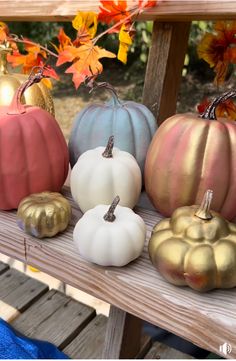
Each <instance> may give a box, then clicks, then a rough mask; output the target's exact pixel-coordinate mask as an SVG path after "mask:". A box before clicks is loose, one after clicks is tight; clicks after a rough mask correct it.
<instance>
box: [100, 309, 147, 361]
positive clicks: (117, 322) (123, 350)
mask: <svg viewBox="0 0 236 361" xmlns="http://www.w3.org/2000/svg"><path fill="white" fill-rule="evenodd" d="M141 336H142V321H141V319H140V318H137V317H135V316H133V315H131V314H129V313H127V312H125V311H123V310H121V309H119V308H117V307H115V306H111V308H110V312H109V318H108V323H107V330H106V337H105V343H104V349H103V354H102V358H103V359H132V358H135V356H136V355H137V354H138V353H139V351H140V349H141Z"/></svg>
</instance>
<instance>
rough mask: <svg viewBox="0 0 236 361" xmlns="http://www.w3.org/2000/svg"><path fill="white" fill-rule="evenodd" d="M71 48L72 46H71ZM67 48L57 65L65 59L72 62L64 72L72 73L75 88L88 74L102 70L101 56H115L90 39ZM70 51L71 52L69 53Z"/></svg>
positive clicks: (95, 73) (91, 74) (98, 72)
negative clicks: (78, 45)
mask: <svg viewBox="0 0 236 361" xmlns="http://www.w3.org/2000/svg"><path fill="white" fill-rule="evenodd" d="M71 48H72V47H71ZM71 48H70V49H67V53H64V54H63V55H62V58H60V55H61V54H60V55H59V59H58V62H57V65H59V64H63V62H66V61H74V63H73V64H72V65H71V66H70V67H69V68H68V69H67V70H66V73H71V74H73V78H72V80H73V82H74V84H75V87H76V89H77V88H78V87H79V86H80V84H81V83H82V82H83V81H84V80H85V79H86V78H87V77H89V76H93V75H98V74H100V73H101V72H102V70H103V66H102V63H100V61H99V60H100V59H101V58H105V57H106V58H115V57H116V56H115V54H113V53H111V52H110V51H107V50H105V49H103V48H100V47H99V46H96V45H94V44H93V43H92V42H91V41H90V42H87V43H86V44H83V45H81V46H80V47H79V48H74V49H71ZM70 51H71V54H70Z"/></svg>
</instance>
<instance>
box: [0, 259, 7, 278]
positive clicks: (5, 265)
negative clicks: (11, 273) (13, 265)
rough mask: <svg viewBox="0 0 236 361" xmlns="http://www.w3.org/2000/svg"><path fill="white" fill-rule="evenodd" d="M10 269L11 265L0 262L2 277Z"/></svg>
mask: <svg viewBox="0 0 236 361" xmlns="http://www.w3.org/2000/svg"><path fill="white" fill-rule="evenodd" d="M8 268H9V265H8V264H6V263H3V262H0V275H1V274H2V273H3V272H5V271H7V270H8Z"/></svg>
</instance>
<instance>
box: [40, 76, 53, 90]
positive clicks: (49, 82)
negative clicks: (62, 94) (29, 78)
mask: <svg viewBox="0 0 236 361" xmlns="http://www.w3.org/2000/svg"><path fill="white" fill-rule="evenodd" d="M41 82H42V83H43V84H44V85H46V87H47V88H48V89H52V82H51V80H50V79H48V78H43V79H42V80H41Z"/></svg>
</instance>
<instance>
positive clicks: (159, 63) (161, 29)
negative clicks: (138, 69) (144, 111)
mask: <svg viewBox="0 0 236 361" xmlns="http://www.w3.org/2000/svg"><path fill="white" fill-rule="evenodd" d="M189 30H190V23H188V22H187V23H182V22H181V23H176V22H173V23H164V22H162V23H161V22H158V21H156V22H155V23H154V27H153V33H152V45H151V48H150V51H149V56H148V64H147V69H146V76H145V83H144V89H143V103H144V104H145V105H146V106H147V107H148V108H149V109H150V110H151V111H152V113H153V114H154V116H155V117H156V118H157V122H158V124H160V123H161V122H163V121H164V120H165V119H167V118H168V117H169V116H171V115H173V114H175V111H176V102H177V96H178V91H179V86H180V82H181V78H182V69H183V65H184V58H185V53H186V50H187V45H188V36H189ZM150 89H151V90H152V91H150Z"/></svg>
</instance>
